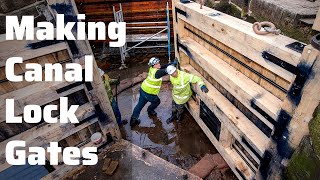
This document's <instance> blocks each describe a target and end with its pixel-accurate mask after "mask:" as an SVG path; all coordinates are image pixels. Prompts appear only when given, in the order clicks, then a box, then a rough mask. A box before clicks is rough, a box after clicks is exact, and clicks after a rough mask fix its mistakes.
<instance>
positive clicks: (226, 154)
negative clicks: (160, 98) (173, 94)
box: [188, 99, 254, 179]
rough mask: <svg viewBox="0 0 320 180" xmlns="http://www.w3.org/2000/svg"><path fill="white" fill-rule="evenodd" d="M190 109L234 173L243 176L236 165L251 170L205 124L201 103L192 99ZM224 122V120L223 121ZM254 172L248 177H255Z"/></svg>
mask: <svg viewBox="0 0 320 180" xmlns="http://www.w3.org/2000/svg"><path fill="white" fill-rule="evenodd" d="M188 107H189V108H188V111H189V112H190V114H191V115H192V116H193V117H194V119H195V121H196V122H197V123H198V125H199V126H200V127H201V129H202V130H203V132H204V133H205V134H206V136H207V137H208V138H209V140H210V141H211V143H212V144H213V145H214V146H215V148H216V149H217V150H218V152H219V154H220V155H221V156H222V157H223V159H224V160H225V161H226V162H227V164H228V165H229V167H230V168H231V169H232V171H233V172H234V174H235V175H236V176H237V177H238V178H239V179H241V178H242V177H241V176H240V175H239V174H238V173H237V171H236V167H237V166H239V165H240V166H241V167H242V168H243V169H242V170H243V171H247V172H250V170H249V167H247V166H246V164H245V163H244V162H241V158H240V157H239V156H237V155H236V154H234V153H232V154H230V151H229V150H228V148H224V147H223V146H222V145H221V143H220V142H219V141H218V140H217V139H216V138H215V136H214V135H213V134H212V132H211V131H210V129H209V128H208V127H207V126H206V125H205V123H204V122H203V121H202V120H201V119H200V112H199V110H200V107H199V105H198V104H197V103H196V102H195V101H194V100H192V99H190V100H189V101H188ZM222 124H223V122H222ZM253 176H254V174H253V173H252V172H251V174H249V175H248V176H247V179H251V178H250V177H253Z"/></svg>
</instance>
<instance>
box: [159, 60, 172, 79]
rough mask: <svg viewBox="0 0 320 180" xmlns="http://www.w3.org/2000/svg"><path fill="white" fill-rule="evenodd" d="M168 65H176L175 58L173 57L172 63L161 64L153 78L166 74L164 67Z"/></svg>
mask: <svg viewBox="0 0 320 180" xmlns="http://www.w3.org/2000/svg"><path fill="white" fill-rule="evenodd" d="M170 65H174V66H176V65H177V60H176V59H175V60H174V61H173V62H172V63H168V64H165V65H162V66H161V68H160V69H159V70H158V71H157V72H156V74H155V78H156V79H159V78H161V77H163V76H165V75H167V74H168V73H167V71H166V68H167V67H168V66H170Z"/></svg>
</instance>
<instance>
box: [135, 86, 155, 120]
mask: <svg viewBox="0 0 320 180" xmlns="http://www.w3.org/2000/svg"><path fill="white" fill-rule="evenodd" d="M147 102H150V103H151V104H150V106H149V107H148V112H153V111H154V110H155V109H156V108H157V107H158V106H159V104H160V99H159V97H158V96H157V95H153V94H148V93H146V92H144V91H143V90H142V89H141V88H140V97H139V102H138V104H137V105H136V107H135V108H134V110H133V113H132V116H131V118H139V115H140V112H141V110H142V109H143V107H144V106H145V105H146V104H147Z"/></svg>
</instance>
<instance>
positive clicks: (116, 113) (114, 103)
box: [111, 98, 122, 125]
mask: <svg viewBox="0 0 320 180" xmlns="http://www.w3.org/2000/svg"><path fill="white" fill-rule="evenodd" d="M111 107H112V110H113V113H114V116H116V120H117V123H118V124H119V125H121V123H122V122H121V113H120V110H119V107H118V104H117V101H116V100H115V99H114V98H112V101H111Z"/></svg>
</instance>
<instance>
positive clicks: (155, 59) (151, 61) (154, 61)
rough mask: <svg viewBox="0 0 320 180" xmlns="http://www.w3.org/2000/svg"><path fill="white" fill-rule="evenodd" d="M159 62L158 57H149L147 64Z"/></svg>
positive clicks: (151, 64)
mask: <svg viewBox="0 0 320 180" xmlns="http://www.w3.org/2000/svg"><path fill="white" fill-rule="evenodd" d="M159 62H160V59H159V58H157V57H152V58H150V60H149V63H148V65H149V66H153V65H155V64H157V63H159Z"/></svg>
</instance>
